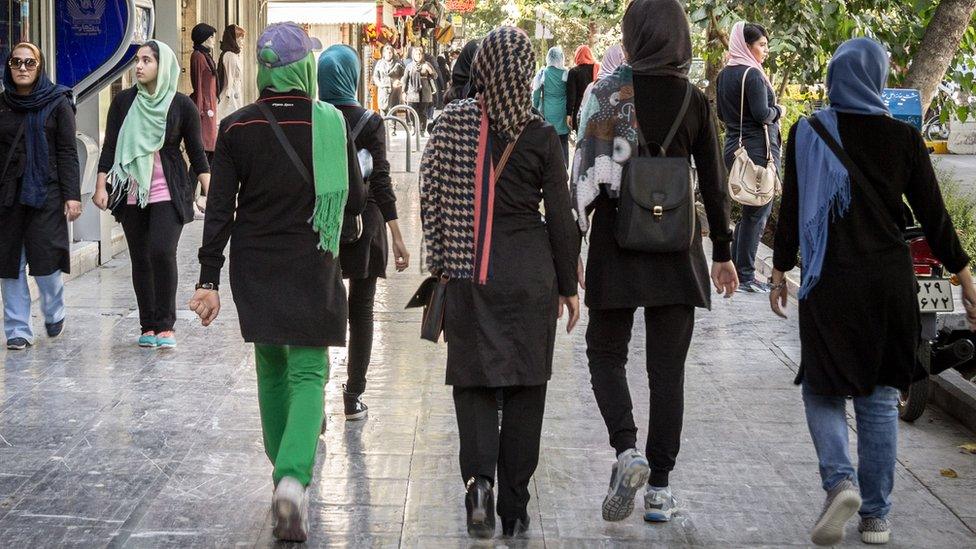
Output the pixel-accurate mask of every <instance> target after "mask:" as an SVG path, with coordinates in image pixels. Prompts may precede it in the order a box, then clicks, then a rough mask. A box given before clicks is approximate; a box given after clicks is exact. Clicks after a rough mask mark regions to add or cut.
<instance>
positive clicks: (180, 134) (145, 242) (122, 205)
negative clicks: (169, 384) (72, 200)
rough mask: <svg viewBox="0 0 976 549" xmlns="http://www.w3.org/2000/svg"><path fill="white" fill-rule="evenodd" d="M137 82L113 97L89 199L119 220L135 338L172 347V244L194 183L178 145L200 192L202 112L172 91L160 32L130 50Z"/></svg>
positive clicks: (187, 215) (174, 73) (174, 70)
mask: <svg viewBox="0 0 976 549" xmlns="http://www.w3.org/2000/svg"><path fill="white" fill-rule="evenodd" d="M135 76H136V85H135V86H133V87H131V88H129V89H127V90H125V91H123V92H122V93H120V94H119V95H117V96H116V97H115V99H114V100H113V101H112V105H111V107H110V108H109V112H108V124H107V127H106V131H105V144H104V145H103V147H102V155H101V158H100V159H99V163H98V183H97V187H96V189H95V194H94V196H92V202H94V203H95V205H96V206H98V207H99V208H101V209H103V210H105V209H109V208H110V209H111V210H112V214H113V215H115V217H116V219H118V220H119V222H121V223H122V229H123V230H124V231H125V239H126V242H127V243H128V246H129V257H130V259H131V262H132V285H133V287H134V289H135V292H136V301H137V302H138V304H139V322H140V325H141V326H140V335H139V340H138V343H139V346H140V347H149V348H156V347H159V348H173V347H175V346H176V339H175V337H174V335H175V334H174V332H173V327H174V324H175V323H176V287H177V284H178V271H177V266H176V246H177V244H178V243H179V240H180V233H181V232H182V231H183V225H184V224H186V223H189V222H190V221H193V195H194V189H195V187H196V185H195V183H194V182H193V181H191V180H190V177H189V176H188V174H187V167H186V162H185V161H184V160H183V152H182V151H181V149H180V145H181V144H183V145H185V147H186V152H187V155H188V156H189V158H190V164H191V165H192V167H193V172H194V173H197V174H199V175H198V177H197V179H198V180H199V182H200V184H201V185H202V186H203V189H204V192H205V193H206V190H207V188H208V187H209V185H210V166H209V165H208V163H207V157H206V154H205V153H204V150H203V142H202V140H201V135H200V113H199V112H197V108H196V105H194V103H193V101H192V100H191V99H190V98H189V97H187V96H186V95H183V94H181V93H179V92H177V91H176V88H177V86H178V84H179V78H180V66H179V63H178V62H177V60H176V54H174V53H173V50H172V49H170V47H169V46H167V45H166V44H164V43H162V42H159V41H158V40H151V41H149V42H146V44H145V45H144V46H142V47H141V48H139V50H138V52H137V53H136V65H135Z"/></svg>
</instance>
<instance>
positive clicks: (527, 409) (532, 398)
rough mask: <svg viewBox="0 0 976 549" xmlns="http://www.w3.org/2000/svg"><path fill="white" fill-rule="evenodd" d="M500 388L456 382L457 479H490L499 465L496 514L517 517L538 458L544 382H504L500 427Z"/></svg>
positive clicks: (523, 505) (525, 502)
mask: <svg viewBox="0 0 976 549" xmlns="http://www.w3.org/2000/svg"><path fill="white" fill-rule="evenodd" d="M498 392H499V389H497V388H489V387H455V388H454V410H455V413H456V414H457V423H458V436H459V438H460V441H461V453H460V461H461V479H462V481H464V482H467V481H468V479H470V478H472V477H484V478H486V479H488V481H489V482H492V483H493V484H494V480H495V467H496V465H497V467H498V515H499V516H501V517H502V518H512V519H514V518H519V517H521V516H523V515H524V514H525V509H526V506H527V505H528V504H529V481H530V480H532V474H533V473H535V468H536V466H537V465H538V464H539V440H540V438H541V437H542V416H543V414H544V413H545V409H546V385H532V386H514V387H504V388H503V389H501V392H503V393H504V399H503V404H502V426H501V427H502V428H501V432H499V430H498V400H497V396H496V395H497V393H498Z"/></svg>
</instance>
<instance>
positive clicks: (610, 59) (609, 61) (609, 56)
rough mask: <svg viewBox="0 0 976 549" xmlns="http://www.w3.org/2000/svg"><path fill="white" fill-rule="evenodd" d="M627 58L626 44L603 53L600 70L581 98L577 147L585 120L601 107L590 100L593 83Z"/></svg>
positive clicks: (606, 75)
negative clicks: (625, 54) (625, 52)
mask: <svg viewBox="0 0 976 549" xmlns="http://www.w3.org/2000/svg"><path fill="white" fill-rule="evenodd" d="M625 60H626V59H625V56H624V45H623V44H620V43H617V44H614V45H612V46H610V48H609V49H608V50H607V53H605V54H603V62H602V63H600V72H599V73H597V75H596V80H594V81H593V82H591V83H590V84H589V85H588V86H586V91H585V92H583V98H582V99H581V100H580V113H579V116H578V117H577V125H576V136H577V141H576V145H577V147H578V146H579V142H580V139H582V136H583V135H584V134H586V126H585V125H584V124H583V121H584V120H589V119H590V118H591V117H592V116H593V114H594V112H595V109H598V108H599V103H597V102H591V101H590V95H591V93H592V92H593V85H594V84H596V83H597V82H599V81H600V80H603V79H604V78H606V77H608V76H611V75H612V74H613V73H615V72H616V71H617V68H619V67H620V65H623V64H624V62H625Z"/></svg>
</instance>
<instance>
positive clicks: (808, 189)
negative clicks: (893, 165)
mask: <svg viewBox="0 0 976 549" xmlns="http://www.w3.org/2000/svg"><path fill="white" fill-rule="evenodd" d="M888 68H889V67H888V54H887V52H885V49H884V48H883V47H882V46H881V44H879V43H877V42H875V41H874V40H871V39H869V38H855V39H853V40H848V41H847V42H844V43H843V44H841V45H840V47H839V48H837V51H836V52H835V53H834V58H833V59H832V60H831V61H830V65H829V66H828V67H827V96H828V97H829V99H830V108H828V109H825V110H822V111H820V112H817V113H816V114H814V116H815V117H816V118H817V120H819V121H820V123H822V124H823V125H824V127H825V128H826V129H827V131H828V132H829V133H830V135H832V136H833V137H834V139H836V140H837V142H838V143H840V142H841V139H840V133H839V132H838V130H837V113H838V112H844V113H854V114H867V115H879V116H887V115H889V114H890V113H889V111H888V106H887V105H886V104H885V102H884V100H883V99H882V98H881V93H882V91H883V90H884V87H885V84H886V83H887V81H888ZM796 162H797V166H796V168H797V179H798V186H799V195H800V196H799V199H800V256H801V257H802V259H803V283H802V284H801V286H800V294H799V297H800V299H805V298H806V297H807V296H808V295H809V294H810V291H811V290H812V289H813V288H814V286H816V285H817V282H819V281H820V271H821V269H822V268H823V262H824V256H825V255H826V252H827V236H828V227H829V225H830V221H831V219H832V218H835V217H836V218H840V217H843V216H844V215H845V214H846V213H847V210H848V208H850V205H851V179H850V174H848V173H847V169H846V168H845V167H844V165H843V163H841V161H840V159H838V158H837V156H835V155H834V153H833V152H832V151H831V150H830V149H829V148H828V147H827V144H826V143H824V141H823V140H822V139H820V137H819V136H818V135H817V133H816V131H814V129H813V127H812V126H811V125H810V123H809V121H807V120H801V121H800V122H799V126H798V128H797V131H796Z"/></svg>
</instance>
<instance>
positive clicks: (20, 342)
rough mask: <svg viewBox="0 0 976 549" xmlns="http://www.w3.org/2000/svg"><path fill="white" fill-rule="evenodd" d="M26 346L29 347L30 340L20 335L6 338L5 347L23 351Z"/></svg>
mask: <svg viewBox="0 0 976 549" xmlns="http://www.w3.org/2000/svg"><path fill="white" fill-rule="evenodd" d="M28 347H30V342H29V341H27V340H26V339H24V338H22V337H15V338H13V339H8V340H7V348H8V349H10V350H11V351H23V350H24V349H26V348H28Z"/></svg>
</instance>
